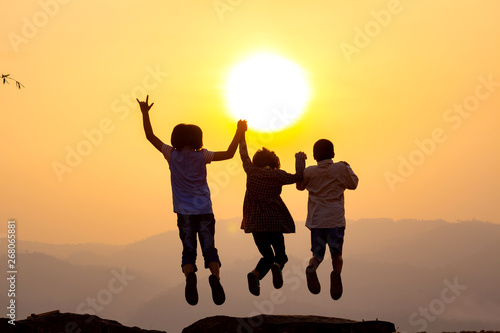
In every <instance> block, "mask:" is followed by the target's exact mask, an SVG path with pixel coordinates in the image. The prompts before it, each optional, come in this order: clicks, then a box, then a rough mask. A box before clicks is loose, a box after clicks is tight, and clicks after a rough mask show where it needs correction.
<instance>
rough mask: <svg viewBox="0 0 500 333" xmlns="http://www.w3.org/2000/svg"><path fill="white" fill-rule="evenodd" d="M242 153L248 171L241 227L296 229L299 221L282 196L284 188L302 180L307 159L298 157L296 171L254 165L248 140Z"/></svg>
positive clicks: (274, 229)
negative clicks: (296, 222) (249, 152)
mask: <svg viewBox="0 0 500 333" xmlns="http://www.w3.org/2000/svg"><path fill="white" fill-rule="evenodd" d="M240 156H241V160H242V162H243V169H244V170H245V172H246V173H247V189H246V192H245V200H244V202H243V221H242V222H241V229H243V230H245V232H246V233H250V232H283V233H293V232H295V223H294V222H293V218H292V215H290V212H289V211H288V208H287V207H286V205H285V203H284V202H283V200H282V199H281V197H280V194H281V188H282V186H283V185H286V184H294V183H296V182H298V181H301V180H302V175H303V172H304V168H305V160H304V159H303V158H296V160H295V172H296V173H295V174H290V173H287V172H285V171H283V170H280V169H270V168H268V167H266V168H260V167H257V166H254V165H253V163H252V161H251V160H250V157H249V156H248V150H247V145H246V142H245V140H242V141H241V142H240Z"/></svg>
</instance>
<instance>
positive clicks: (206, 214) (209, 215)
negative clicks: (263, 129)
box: [137, 96, 246, 305]
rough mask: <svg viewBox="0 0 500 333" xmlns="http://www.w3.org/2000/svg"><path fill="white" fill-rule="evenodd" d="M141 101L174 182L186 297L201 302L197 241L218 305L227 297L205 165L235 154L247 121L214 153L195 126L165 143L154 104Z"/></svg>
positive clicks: (176, 130) (181, 128)
mask: <svg viewBox="0 0 500 333" xmlns="http://www.w3.org/2000/svg"><path fill="white" fill-rule="evenodd" d="M148 98H149V96H147V97H146V101H139V100H137V102H139V106H140V108H141V112H142V118H143V125H144V131H145V133H146V138H147V139H148V140H149V142H151V143H152V144H153V146H155V148H156V149H158V150H159V151H160V152H161V153H162V154H163V156H164V157H165V159H166V160H167V162H168V164H169V168H170V178H171V182H172V199H173V205H174V212H175V213H177V226H178V228H179V235H180V238H181V241H182V247H183V250H182V264H181V267H182V271H183V273H184V275H185V276H186V287H185V297H186V301H187V302H188V303H189V304H191V305H196V304H197V303H198V291H197V287H196V284H197V278H196V274H195V273H196V271H197V267H196V254H197V250H196V247H197V240H196V236H198V238H199V239H200V245H201V249H202V253H203V258H204V260H205V268H208V269H210V272H211V275H210V277H209V283H210V287H211V289H212V298H213V301H214V303H215V304H217V305H221V304H223V303H224V301H225V299H226V296H225V293H224V289H223V288H222V285H221V283H220V276H219V269H220V266H221V262H220V260H219V255H218V253H217V249H216V248H215V240H214V235H215V218H214V214H213V212H212V202H211V199H210V190H209V188H208V184H207V168H206V165H207V164H208V163H210V162H212V161H223V160H227V159H230V158H232V157H233V156H234V154H235V152H236V149H237V148H238V141H239V140H240V137H241V136H242V134H243V133H244V132H245V131H246V122H245V121H242V120H240V121H239V122H238V126H237V130H236V134H235V135H234V138H233V140H232V141H231V144H230V145H229V147H228V149H227V150H226V151H219V152H213V151H209V150H207V149H205V148H202V147H203V133H202V131H201V128H199V127H198V126H196V125H188V124H179V125H177V126H175V128H174V129H173V131H172V137H171V143H172V146H170V145H167V144H165V143H163V142H162V141H161V140H160V139H159V138H158V137H156V135H154V133H153V129H152V126H151V121H150V118H149V110H150V109H151V107H152V106H153V104H154V103H152V104H151V105H149V104H148Z"/></svg>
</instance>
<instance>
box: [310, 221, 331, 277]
mask: <svg viewBox="0 0 500 333" xmlns="http://www.w3.org/2000/svg"><path fill="white" fill-rule="evenodd" d="M325 230H327V229H320V228H313V229H311V252H312V255H313V256H312V258H311V259H310V260H309V266H310V267H312V269H313V270H316V269H317V268H318V266H319V264H321V262H322V261H323V258H324V257H325V252H326V244H327V236H326V233H325Z"/></svg>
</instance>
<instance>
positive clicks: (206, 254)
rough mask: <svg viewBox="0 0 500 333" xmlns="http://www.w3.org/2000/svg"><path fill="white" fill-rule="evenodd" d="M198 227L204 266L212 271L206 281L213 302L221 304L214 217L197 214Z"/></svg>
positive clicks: (224, 297)
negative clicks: (210, 290) (208, 284)
mask: <svg viewBox="0 0 500 333" xmlns="http://www.w3.org/2000/svg"><path fill="white" fill-rule="evenodd" d="M198 218H199V229H198V237H199V239H200V245H201V250H202V253H203V258H204V259H205V268H208V269H210V272H211V273H212V274H211V275H210V276H209V278H208V282H209V283H210V288H211V289H212V299H213V301H214V303H215V304H217V305H221V304H223V303H224V302H225V300H226V294H225V293H224V288H222V285H221V284H220V266H221V263H220V260H219V255H218V253H217V249H216V248H215V218H214V215H213V214H202V215H198Z"/></svg>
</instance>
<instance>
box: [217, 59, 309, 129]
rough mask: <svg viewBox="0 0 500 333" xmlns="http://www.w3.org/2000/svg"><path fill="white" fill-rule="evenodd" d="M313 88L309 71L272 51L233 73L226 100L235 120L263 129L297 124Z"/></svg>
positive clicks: (229, 79) (250, 60) (230, 75)
mask: <svg viewBox="0 0 500 333" xmlns="http://www.w3.org/2000/svg"><path fill="white" fill-rule="evenodd" d="M309 97H310V87H309V84H308V82H307V79H306V77H305V73H304V71H303V70H302V68H300V67H299V66H298V65H296V64H295V63H293V62H292V61H290V60H288V59H286V58H283V57H281V56H278V55H274V54H270V53H259V54H256V55H253V56H251V57H249V58H247V59H245V60H243V61H242V62H240V63H239V64H237V65H236V66H235V67H234V68H233V69H232V70H231V72H230V74H229V77H228V79H227V82H226V102H227V107H228V109H229V111H230V112H231V114H232V116H233V117H234V118H235V119H246V120H247V122H248V126H249V127H250V128H252V129H254V130H258V131H261V132H275V131H279V130H282V129H285V128H287V127H289V126H291V125H292V124H294V123H295V122H296V121H297V120H298V119H299V118H300V116H301V115H302V113H303V112H304V111H305V109H306V106H307V103H308V101H309Z"/></svg>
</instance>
